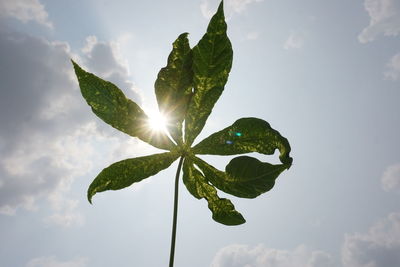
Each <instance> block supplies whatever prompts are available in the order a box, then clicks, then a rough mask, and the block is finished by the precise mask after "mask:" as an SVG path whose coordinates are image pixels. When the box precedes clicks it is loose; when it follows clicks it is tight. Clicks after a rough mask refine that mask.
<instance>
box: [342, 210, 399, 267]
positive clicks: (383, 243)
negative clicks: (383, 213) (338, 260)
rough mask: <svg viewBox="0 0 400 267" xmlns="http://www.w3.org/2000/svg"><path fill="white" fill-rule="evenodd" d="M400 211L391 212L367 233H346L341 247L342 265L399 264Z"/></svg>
mask: <svg viewBox="0 0 400 267" xmlns="http://www.w3.org/2000/svg"><path fill="white" fill-rule="evenodd" d="M399 251H400V213H391V214H389V216H387V218H384V219H382V220H380V221H379V222H377V223H376V224H374V225H373V226H372V227H371V228H370V229H369V231H368V233H364V234H361V233H356V234H351V235H347V236H346V237H345V242H344V245H343V248H342V261H343V266H344V267H381V266H400V254H399Z"/></svg>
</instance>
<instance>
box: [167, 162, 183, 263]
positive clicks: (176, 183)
mask: <svg viewBox="0 0 400 267" xmlns="http://www.w3.org/2000/svg"><path fill="white" fill-rule="evenodd" d="M183 158H184V157H183V156H182V157H181V158H180V159H179V164H178V169H177V170H176V176H175V193H174V217H173V221H172V236H171V252H170V254H169V267H174V256H175V238H176V224H177V219H178V189H179V174H180V172H181V169H182V162H183Z"/></svg>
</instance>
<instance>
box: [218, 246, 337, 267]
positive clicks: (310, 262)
mask: <svg viewBox="0 0 400 267" xmlns="http://www.w3.org/2000/svg"><path fill="white" fill-rule="evenodd" d="M331 266H334V265H333V261H332V258H331V256H330V255H329V254H327V253H325V252H323V251H318V250H310V249H309V248H307V247H306V246H304V245H301V246H298V247H297V248H295V249H294V250H278V249H272V248H267V247H265V246H264V245H258V246H256V247H253V248H252V247H249V246H246V245H230V246H227V247H224V248H222V249H221V250H220V251H218V253H217V254H216V256H215V257H214V259H213V261H212V263H211V267H331Z"/></svg>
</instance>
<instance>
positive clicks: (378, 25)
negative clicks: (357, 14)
mask: <svg viewBox="0 0 400 267" xmlns="http://www.w3.org/2000/svg"><path fill="white" fill-rule="evenodd" d="M364 7H365V9H366V10H367V12H368V14H369V17H370V22H369V25H368V26H367V27H366V28H364V29H363V30H362V32H361V33H360V34H359V35H358V40H359V41H360V42H361V43H367V42H371V41H373V40H375V39H376V37H378V36H379V35H381V34H383V35H385V36H396V35H398V34H399V33H400V1H398V0H365V1H364Z"/></svg>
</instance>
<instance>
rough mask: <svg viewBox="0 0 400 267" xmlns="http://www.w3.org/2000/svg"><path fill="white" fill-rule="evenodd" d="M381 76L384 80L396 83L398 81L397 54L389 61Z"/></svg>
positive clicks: (399, 75)
mask: <svg viewBox="0 0 400 267" xmlns="http://www.w3.org/2000/svg"><path fill="white" fill-rule="evenodd" d="M383 75H384V77H385V79H386V80H392V81H397V80H399V79H400V53H397V54H396V55H394V56H393V57H392V58H391V59H390V61H389V63H387V65H386V71H385V72H384V73H383Z"/></svg>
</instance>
